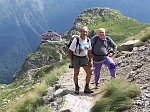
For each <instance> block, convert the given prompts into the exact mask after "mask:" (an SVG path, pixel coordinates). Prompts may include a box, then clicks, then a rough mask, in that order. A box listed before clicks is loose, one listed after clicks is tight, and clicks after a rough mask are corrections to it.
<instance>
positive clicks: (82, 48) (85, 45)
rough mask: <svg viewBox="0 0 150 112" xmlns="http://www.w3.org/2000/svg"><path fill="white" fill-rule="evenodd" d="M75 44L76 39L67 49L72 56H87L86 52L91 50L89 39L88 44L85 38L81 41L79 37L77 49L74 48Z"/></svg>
mask: <svg viewBox="0 0 150 112" xmlns="http://www.w3.org/2000/svg"><path fill="white" fill-rule="evenodd" d="M76 43H77V39H76V38H74V39H73V41H72V43H71V45H70V47H69V49H70V50H71V51H73V54H74V55H76V56H87V54H88V50H91V49H92V47H91V41H90V39H89V42H88V39H87V38H86V39H85V40H82V39H81V38H80V37H79V44H78V46H77V48H76ZM79 45H80V54H79ZM75 50H76V51H75Z"/></svg>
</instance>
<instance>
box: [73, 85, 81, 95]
mask: <svg viewBox="0 0 150 112" xmlns="http://www.w3.org/2000/svg"><path fill="white" fill-rule="evenodd" d="M79 89H80V87H79V86H75V92H74V93H75V94H79Z"/></svg>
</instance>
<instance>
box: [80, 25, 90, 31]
mask: <svg viewBox="0 0 150 112" xmlns="http://www.w3.org/2000/svg"><path fill="white" fill-rule="evenodd" d="M84 29H87V31H89V28H88V27H87V26H83V27H82V28H81V30H80V31H82V30H84Z"/></svg>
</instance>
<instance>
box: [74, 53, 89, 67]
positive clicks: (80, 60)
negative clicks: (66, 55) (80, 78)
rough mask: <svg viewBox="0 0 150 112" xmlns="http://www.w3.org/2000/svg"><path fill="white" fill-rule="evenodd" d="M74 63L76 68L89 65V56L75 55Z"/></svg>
mask: <svg viewBox="0 0 150 112" xmlns="http://www.w3.org/2000/svg"><path fill="white" fill-rule="evenodd" d="M72 64H73V67H74V68H80V67H84V66H87V65H88V57H87V56H76V55H73V60H72Z"/></svg>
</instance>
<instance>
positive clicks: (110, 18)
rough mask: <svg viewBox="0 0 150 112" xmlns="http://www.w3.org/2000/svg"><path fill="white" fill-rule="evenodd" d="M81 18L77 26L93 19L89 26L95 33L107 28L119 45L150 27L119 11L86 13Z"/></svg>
mask: <svg viewBox="0 0 150 112" xmlns="http://www.w3.org/2000/svg"><path fill="white" fill-rule="evenodd" d="M79 18H82V19H77V20H79V21H76V22H75V25H79V24H83V23H84V22H86V21H90V20H89V18H90V19H93V20H94V22H89V23H88V24H87V25H88V26H89V28H90V29H91V30H94V31H95V32H97V29H98V28H100V27H104V28H106V33H107V34H108V35H110V36H111V37H112V38H113V40H114V41H115V42H116V43H117V44H120V43H122V42H124V41H125V40H126V39H127V37H129V36H135V35H137V34H138V33H139V32H140V31H141V30H144V29H145V28H146V27H148V26H150V25H149V24H143V23H140V22H138V21H136V20H134V19H132V18H129V17H126V16H123V15H122V14H121V13H120V12H118V11H117V10H112V9H105V10H104V12H103V14H97V12H96V13H91V12H90V11H89V12H88V11H85V12H84V13H82V14H81V15H80V16H79Z"/></svg>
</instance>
